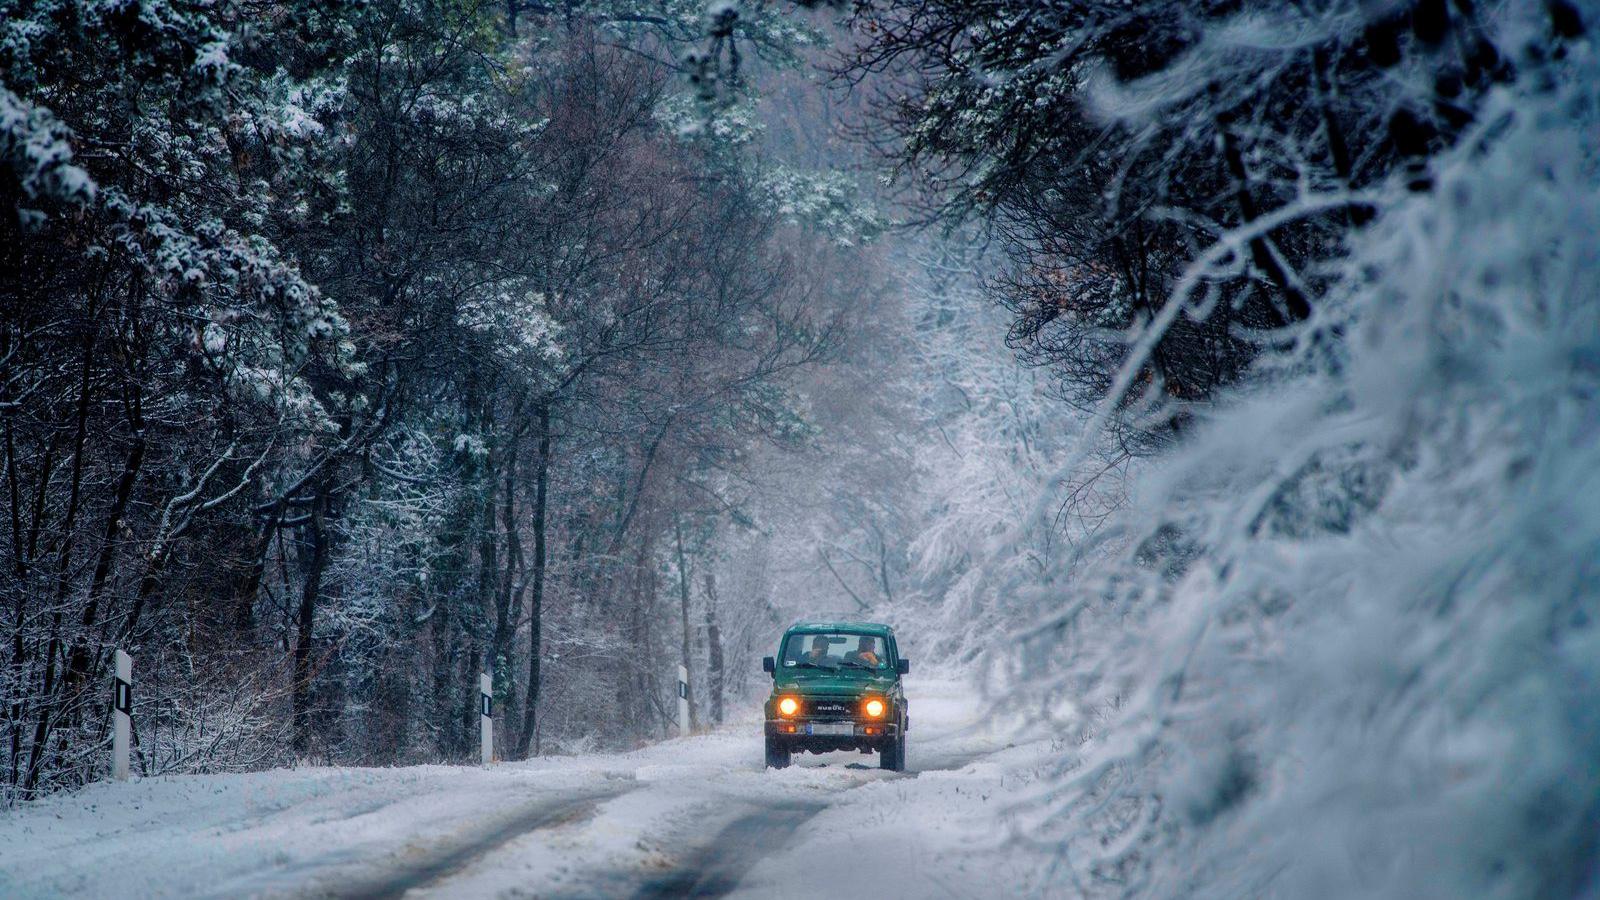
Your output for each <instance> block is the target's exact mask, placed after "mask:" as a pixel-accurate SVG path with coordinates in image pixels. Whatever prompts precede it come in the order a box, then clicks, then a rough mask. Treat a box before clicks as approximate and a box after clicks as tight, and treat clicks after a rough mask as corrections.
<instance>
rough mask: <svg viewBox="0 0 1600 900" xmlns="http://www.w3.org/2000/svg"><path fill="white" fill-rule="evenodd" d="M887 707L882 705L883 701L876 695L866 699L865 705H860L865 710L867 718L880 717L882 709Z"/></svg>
mask: <svg viewBox="0 0 1600 900" xmlns="http://www.w3.org/2000/svg"><path fill="white" fill-rule="evenodd" d="M887 708H888V707H887V706H885V705H884V703H883V701H882V700H879V699H878V698H877V697H873V698H872V699H871V700H868V701H867V702H866V705H865V706H863V707H862V709H863V710H865V711H866V713H867V718H869V719H879V718H882V717H883V711H884V710H885V709H887Z"/></svg>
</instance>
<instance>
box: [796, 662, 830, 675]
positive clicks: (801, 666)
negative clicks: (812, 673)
mask: <svg viewBox="0 0 1600 900" xmlns="http://www.w3.org/2000/svg"><path fill="white" fill-rule="evenodd" d="M794 665H795V668H797V669H821V670H823V671H824V672H829V671H832V670H833V666H819V665H817V664H816V663H814V662H806V661H805V660H801V661H799V662H797V663H795V664H794Z"/></svg>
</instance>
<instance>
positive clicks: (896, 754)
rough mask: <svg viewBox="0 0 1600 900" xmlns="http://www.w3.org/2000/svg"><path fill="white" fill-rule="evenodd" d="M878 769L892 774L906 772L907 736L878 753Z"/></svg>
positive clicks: (887, 745) (897, 739)
mask: <svg viewBox="0 0 1600 900" xmlns="http://www.w3.org/2000/svg"><path fill="white" fill-rule="evenodd" d="M878 768H880V769H888V770H889V771H891V772H904V771H905V770H906V736H905V735H903V734H902V735H900V736H899V737H897V738H895V739H894V740H893V741H891V742H889V743H887V744H885V745H884V747H883V749H882V750H881V751H879V752H878Z"/></svg>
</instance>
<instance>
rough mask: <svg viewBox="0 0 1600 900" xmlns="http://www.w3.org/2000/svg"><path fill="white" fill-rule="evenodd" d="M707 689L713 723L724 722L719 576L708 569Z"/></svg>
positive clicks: (719, 723)
mask: <svg viewBox="0 0 1600 900" xmlns="http://www.w3.org/2000/svg"><path fill="white" fill-rule="evenodd" d="M706 651H707V658H706V690H707V692H708V694H709V695H710V698H711V723H712V724H713V725H721V724H722V694H723V690H724V684H723V679H724V677H725V675H724V671H723V659H722V628H721V626H719V625H718V624H717V576H716V574H715V573H713V572H711V571H710V569H709V568H708V569H707V571H706Z"/></svg>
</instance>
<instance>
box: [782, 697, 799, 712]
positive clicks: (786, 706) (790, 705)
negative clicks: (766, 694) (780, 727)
mask: <svg viewBox="0 0 1600 900" xmlns="http://www.w3.org/2000/svg"><path fill="white" fill-rule="evenodd" d="M799 711H800V701H799V700H796V699H795V698H793V697H783V698H781V699H779V700H778V712H779V714H781V715H785V716H792V715H794V714H795V713H797V712H799Z"/></svg>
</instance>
